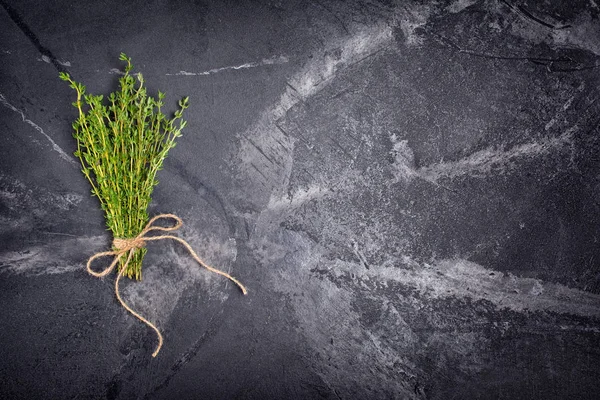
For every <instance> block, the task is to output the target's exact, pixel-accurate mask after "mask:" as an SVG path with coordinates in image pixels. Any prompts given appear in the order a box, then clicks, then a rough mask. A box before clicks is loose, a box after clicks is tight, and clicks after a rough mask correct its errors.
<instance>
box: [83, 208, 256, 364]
mask: <svg viewBox="0 0 600 400" xmlns="http://www.w3.org/2000/svg"><path fill="white" fill-rule="evenodd" d="M159 219H173V220H175V222H176V223H175V225H173V226H167V227H164V226H159V225H154V223H155V222H156V221H158V220H159ZM181 226H183V221H182V220H181V218H179V217H178V216H176V215H174V214H160V215H157V216H155V217H154V218H152V219H151V220H150V221H149V222H148V224H146V226H145V227H144V229H143V230H142V231H141V232H140V233H139V235H137V236H136V237H134V238H129V239H124V238H115V239H114V240H113V247H114V249H115V250H112V251H103V252H101V253H96V254H94V255H93V256H91V257H90V258H89V259H88V262H87V271H88V272H89V273H90V274H91V275H93V276H96V277H98V278H101V277H104V276H106V275H108V274H110V273H111V271H112V270H113V269H114V268H115V266H116V265H117V264H118V263H119V260H120V259H121V257H123V256H125V254H127V259H126V260H125V263H124V264H123V266H122V267H121V269H120V271H119V273H118V274H117V279H116V280H115V293H116V294H117V299H118V300H119V302H120V303H121V305H122V306H123V307H124V308H125V309H126V310H127V311H129V312H130V313H131V314H133V315H134V316H135V317H136V318H137V319H139V320H140V321H142V322H143V323H145V324H146V325H148V326H149V327H150V328H152V329H154V331H155V332H156V334H157V336H158V346H157V347H156V350H155V351H154V353H152V357H156V356H157V354H158V352H159V351H160V348H161V347H162V345H163V336H162V334H161V333H160V331H159V330H158V328H157V327H156V325H154V324H153V323H152V322H150V321H148V320H147V319H146V318H144V317H142V316H141V315H140V314H139V313H137V312H136V311H134V310H133V309H132V308H131V307H129V305H127V303H125V301H124V300H123V298H122V297H121V294H120V293H119V280H120V279H121V277H122V276H123V274H124V272H125V270H126V269H127V266H128V265H129V261H131V258H132V256H133V254H134V252H135V250H136V249H138V248H141V247H144V246H145V245H146V242H148V241H153V240H164V239H172V240H175V241H177V242H179V243H181V244H182V245H183V246H184V247H185V248H186V249H187V250H188V252H189V253H190V255H191V256H192V257H193V258H194V260H196V261H197V262H198V264H200V265H201V266H203V267H204V268H206V269H208V270H209V271H210V272H214V273H216V274H219V275H222V276H224V277H225V278H227V279H229V280H230V281H232V282H233V283H235V284H236V285H237V286H238V287H239V288H240V289H241V290H242V293H244V294H248V291H247V290H246V288H245V287H244V285H242V284H241V283H240V281H238V280H237V279H235V278H234V277H233V276H231V275H229V274H228V273H226V272H223V271H221V270H219V269H216V268H214V267H211V266H210V265H208V264H207V263H205V262H204V261H202V259H201V258H200V257H198V254H196V252H195V251H194V249H192V246H190V244H189V243H188V242H186V241H185V240H183V239H181V238H180V237H177V236H173V235H158V236H147V234H148V233H149V232H152V231H163V232H171V231H176V230H177V229H179V228H181ZM109 256H113V257H114V259H113V261H112V263H111V264H110V265H109V266H108V267H106V268H105V269H103V270H102V271H99V272H96V271H94V270H92V262H93V261H94V260H96V259H98V258H101V257H109Z"/></svg>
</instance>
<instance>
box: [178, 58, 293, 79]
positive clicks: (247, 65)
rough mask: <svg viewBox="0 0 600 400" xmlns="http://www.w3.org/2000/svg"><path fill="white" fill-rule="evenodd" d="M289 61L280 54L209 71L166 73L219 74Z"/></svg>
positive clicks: (186, 74) (185, 74)
mask: <svg viewBox="0 0 600 400" xmlns="http://www.w3.org/2000/svg"><path fill="white" fill-rule="evenodd" d="M288 61H289V59H288V58H287V57H286V56H278V57H271V58H265V59H263V60H262V61H258V62H250V63H245V64H242V65H234V66H228V67H221V68H213V69H210V70H208V71H202V72H187V71H179V72H177V73H175V74H166V75H168V76H207V75H212V74H217V73H219V72H224V71H230V70H240V69H249V68H256V67H261V66H263V65H276V64H285V63H287V62H288Z"/></svg>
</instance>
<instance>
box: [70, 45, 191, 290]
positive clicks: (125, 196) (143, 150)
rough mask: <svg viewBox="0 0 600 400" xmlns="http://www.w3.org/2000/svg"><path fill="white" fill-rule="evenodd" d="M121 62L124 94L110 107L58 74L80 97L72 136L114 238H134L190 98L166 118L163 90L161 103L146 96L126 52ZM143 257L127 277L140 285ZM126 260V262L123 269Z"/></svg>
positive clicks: (139, 254)
mask: <svg viewBox="0 0 600 400" xmlns="http://www.w3.org/2000/svg"><path fill="white" fill-rule="evenodd" d="M119 59H120V60H122V61H125V62H126V63H127V66H126V67H125V73H124V75H123V76H122V77H121V78H120V79H119V84H120V90H117V91H115V92H113V93H111V94H110V95H109V96H108V104H106V102H103V96H102V95H98V96H95V95H91V94H86V92H85V86H83V85H82V84H81V83H77V82H75V81H74V80H73V79H71V77H70V76H69V74H67V73H64V72H63V73H60V78H61V79H62V80H64V81H66V82H68V83H69V84H70V87H71V88H73V89H75V91H76V92H77V101H76V102H74V103H73V105H74V106H75V107H76V108H77V110H78V111H79V117H78V118H77V120H76V121H75V122H74V123H73V129H74V133H73V137H75V139H77V151H76V152H75V155H76V156H77V157H78V158H79V160H80V161H81V165H82V171H83V174H84V175H85V177H86V178H87V179H88V180H89V181H90V183H91V185H92V193H93V194H94V195H95V196H96V197H98V199H99V200H100V205H101V207H102V210H104V213H105V217H106V224H107V226H108V228H109V229H110V230H111V231H112V234H113V237H115V238H132V237H135V236H137V235H138V234H139V233H140V232H141V231H142V230H143V228H144V226H145V225H146V223H147V222H148V212H147V209H148V206H149V204H150V201H151V195H152V190H153V189H154V186H156V184H157V183H158V181H157V180H156V173H157V172H158V171H159V170H160V169H162V165H163V161H164V159H165V157H166V156H167V153H168V152H169V150H170V149H172V148H173V147H174V146H175V139H176V138H178V137H180V136H181V130H182V129H183V128H184V127H185V125H186V121H184V120H183V119H182V115H183V110H185V109H186V108H187V107H188V97H185V98H184V99H182V100H180V101H179V107H180V108H179V109H178V110H177V111H175V115H174V117H173V118H172V119H168V118H167V117H165V115H164V114H163V113H162V112H161V107H162V106H163V99H164V97H165V94H164V93H161V92H160V91H159V92H158V99H155V98H153V97H152V96H148V95H147V94H146V88H145V87H144V78H143V76H142V74H141V73H138V74H135V75H136V76H137V84H136V78H134V76H132V74H130V71H131V69H132V68H133V67H132V65H131V59H130V58H129V57H127V56H126V55H125V54H123V53H121V56H120V57H119ZM84 103H85V105H84ZM176 122H178V123H176ZM113 250H115V249H113ZM145 254H146V249H145V248H139V249H136V252H135V253H134V254H133V256H132V258H131V260H130V261H129V264H128V265H127V269H126V270H125V271H124V272H123V275H125V276H127V277H129V278H131V279H137V280H140V279H141V278H142V260H143V258H144V255H145ZM125 261H126V257H122V258H121V260H120V266H119V269H121V268H122V267H123V265H124V264H125Z"/></svg>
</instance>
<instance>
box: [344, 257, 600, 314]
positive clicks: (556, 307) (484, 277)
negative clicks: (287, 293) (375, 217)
mask: <svg viewBox="0 0 600 400" xmlns="http://www.w3.org/2000/svg"><path fill="white" fill-rule="evenodd" d="M350 265H351V264H349V263H342V262H338V263H337V264H336V266H335V268H333V269H332V270H333V271H337V273H338V274H339V273H342V272H350V271H351V272H353V273H354V274H356V275H358V276H364V277H368V278H371V279H380V280H386V281H394V282H398V283H401V284H405V285H407V286H410V287H414V288H416V289H417V290H418V291H419V292H421V293H423V294H425V295H427V296H430V297H432V298H449V297H459V298H463V297H464V298H467V297H468V298H472V299H474V300H487V301H490V302H491V303H493V304H494V305H496V306H497V307H498V308H500V309H502V308H507V309H510V310H513V311H518V312H523V311H527V310H529V311H551V312H557V313H562V314H574V315H582V316H590V317H598V316H600V296H599V295H596V294H592V293H589V292H585V291H582V290H578V289H572V288H569V287H567V286H565V285H561V284H557V283H550V282H544V281H541V280H539V279H535V278H522V277H518V276H515V275H512V274H510V273H503V272H500V271H494V270H491V269H487V268H485V267H483V266H481V265H479V264H476V263H473V262H470V261H467V260H461V259H456V260H442V261H440V262H438V263H437V264H435V265H427V264H426V265H423V266H419V267H416V268H411V269H403V268H397V267H372V268H371V269H369V270H367V269H365V268H363V267H362V266H358V264H353V266H352V267H351V266H350Z"/></svg>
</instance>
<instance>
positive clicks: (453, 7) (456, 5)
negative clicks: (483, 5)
mask: <svg viewBox="0 0 600 400" xmlns="http://www.w3.org/2000/svg"><path fill="white" fill-rule="evenodd" d="M478 1H479V0H456V1H455V2H453V3H452V4H450V5H449V6H448V7H446V11H448V12H450V13H452V14H456V13H459V12H461V11H462V10H464V9H465V8H467V7H470V6H472V5H473V4H475V3H477V2H478Z"/></svg>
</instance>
